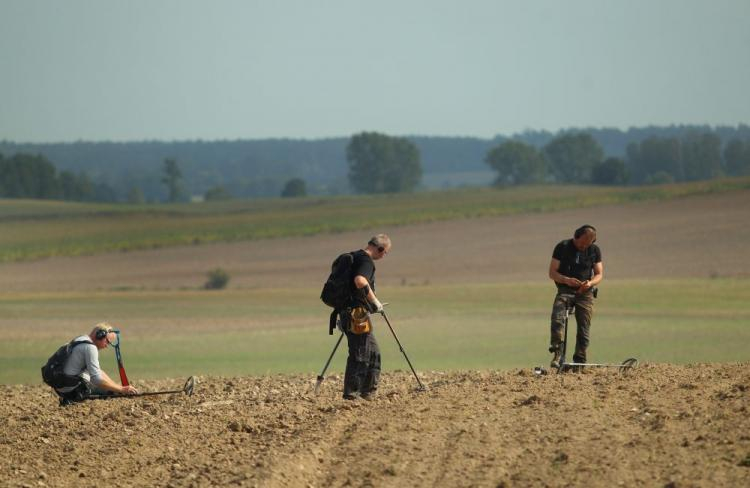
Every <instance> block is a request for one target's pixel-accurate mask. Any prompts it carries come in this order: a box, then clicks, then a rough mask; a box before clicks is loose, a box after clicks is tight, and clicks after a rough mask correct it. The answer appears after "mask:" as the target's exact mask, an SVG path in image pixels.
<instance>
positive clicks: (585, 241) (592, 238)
mask: <svg viewBox="0 0 750 488" xmlns="http://www.w3.org/2000/svg"><path fill="white" fill-rule="evenodd" d="M595 242H596V228H594V226H593V225H588V224H586V225H582V226H580V227H579V228H577V229H576V231H575V233H574V234H573V244H574V245H575V247H576V249H578V250H579V251H585V250H586V249H588V248H589V247H590V246H591V244H593V243H595Z"/></svg>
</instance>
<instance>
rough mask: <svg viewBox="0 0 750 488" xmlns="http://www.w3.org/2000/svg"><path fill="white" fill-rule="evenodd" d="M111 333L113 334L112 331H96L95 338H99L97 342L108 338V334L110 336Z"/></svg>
mask: <svg viewBox="0 0 750 488" xmlns="http://www.w3.org/2000/svg"><path fill="white" fill-rule="evenodd" d="M110 332H112V329H96V336H95V337H96V338H97V340H101V339H104V338H105V337H107V334H109V333H110Z"/></svg>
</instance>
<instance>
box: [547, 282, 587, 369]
mask: <svg viewBox="0 0 750 488" xmlns="http://www.w3.org/2000/svg"><path fill="white" fill-rule="evenodd" d="M570 306H574V307H575V316H576V325H577V331H576V348H575V353H574V354H573V362H574V363H585V362H586V350H587V349H588V347H589V330H590V328H591V317H592V316H593V315H594V294H593V293H592V292H591V290H589V291H587V292H586V293H581V294H577V293H575V291H574V290H572V289H571V290H566V289H562V290H559V291H558V292H557V295H556V296H555V302H554V304H553V305H552V325H551V328H550V348H549V349H550V352H554V351H557V350H561V348H562V343H563V339H564V338H563V327H564V325H565V311H566V310H567V309H568V308H569V307H570ZM568 326H570V322H568Z"/></svg>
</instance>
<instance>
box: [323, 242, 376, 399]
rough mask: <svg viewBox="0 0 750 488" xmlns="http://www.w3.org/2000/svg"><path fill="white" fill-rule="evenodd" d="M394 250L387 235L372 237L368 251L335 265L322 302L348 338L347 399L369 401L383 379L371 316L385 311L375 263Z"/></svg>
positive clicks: (343, 257) (345, 257) (354, 253)
mask: <svg viewBox="0 0 750 488" xmlns="http://www.w3.org/2000/svg"><path fill="white" fill-rule="evenodd" d="M390 249H391V240H390V238H389V237H388V236H387V235H385V234H378V235H376V236H373V237H372V238H371V239H370V240H369V242H368V243H367V247H366V248H365V249H359V250H357V251H352V252H349V253H345V254H342V255H341V256H339V257H338V258H337V259H336V260H335V261H334V263H333V266H332V271H331V276H330V277H329V278H328V281H327V282H326V284H325V286H324V287H323V293H322V294H321V298H322V299H323V301H324V302H325V303H326V304H328V305H329V306H331V307H333V309H334V311H333V313H332V314H331V318H332V320H333V318H334V315H337V316H338V321H337V326H338V327H339V328H340V329H341V330H342V331H343V332H344V333H345V334H346V339H347V343H348V346H349V347H348V349H349V355H348V357H347V359H346V371H345V373H344V399H346V400H355V399H357V398H363V399H366V400H368V399H370V398H372V396H373V395H374V394H375V392H376V390H377V388H378V380H379V379H380V349H379V347H378V343H377V341H376V340H375V336H374V335H373V334H372V324H371V322H370V318H369V314H370V313H378V312H382V311H383V305H382V304H381V303H380V300H378V297H377V296H376V295H375V261H377V260H378V259H382V258H383V257H385V255H386V254H388V252H389V251H390Z"/></svg>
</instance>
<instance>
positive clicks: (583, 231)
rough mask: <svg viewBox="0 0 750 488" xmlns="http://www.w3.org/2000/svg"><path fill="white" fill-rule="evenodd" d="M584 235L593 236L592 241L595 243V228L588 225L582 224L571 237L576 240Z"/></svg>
mask: <svg viewBox="0 0 750 488" xmlns="http://www.w3.org/2000/svg"><path fill="white" fill-rule="evenodd" d="M584 235H589V236H590V235H593V236H594V241H596V227H594V226H593V225H589V224H584V225H582V226H580V227H579V228H577V229H576V231H575V232H574V233H573V237H574V238H576V239H578V238H579V237H581V236H584Z"/></svg>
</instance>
